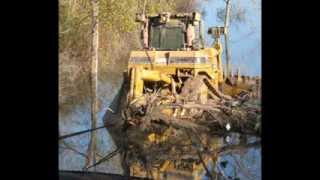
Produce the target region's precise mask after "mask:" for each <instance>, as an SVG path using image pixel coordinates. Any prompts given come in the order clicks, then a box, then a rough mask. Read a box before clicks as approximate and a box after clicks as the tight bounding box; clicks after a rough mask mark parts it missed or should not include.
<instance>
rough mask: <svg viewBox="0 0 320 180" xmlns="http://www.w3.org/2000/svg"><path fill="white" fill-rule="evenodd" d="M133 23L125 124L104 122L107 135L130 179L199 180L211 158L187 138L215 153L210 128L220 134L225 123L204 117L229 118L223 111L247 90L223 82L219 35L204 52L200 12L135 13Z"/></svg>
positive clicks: (212, 32)
mask: <svg viewBox="0 0 320 180" xmlns="http://www.w3.org/2000/svg"><path fill="white" fill-rule="evenodd" d="M136 21H137V22H139V23H141V25H142V30H141V41H142V44H143V49H141V50H137V51H132V52H131V54H130V58H129V61H128V71H127V74H126V75H125V76H126V77H125V79H127V81H126V82H127V83H126V84H127V89H126V91H127V96H126V103H124V104H125V106H124V107H122V108H121V109H123V110H122V120H123V121H115V123H113V124H112V121H110V120H108V121H109V125H110V124H112V125H111V128H109V129H108V130H109V132H110V134H111V136H112V137H113V140H114V141H115V142H116V144H117V146H118V147H123V149H125V151H123V153H122V159H123V161H122V162H123V163H124V165H123V166H126V167H125V168H124V169H125V171H126V173H127V174H130V176H140V177H152V178H153V179H164V175H166V176H167V177H168V176H169V177H172V178H175V179H179V178H178V176H179V177H180V179H187V177H188V178H191V179H199V178H200V177H201V175H200V174H201V172H203V171H204V170H206V171H208V169H207V168H206V165H208V162H209V161H212V160H213V159H216V156H215V155H214V154H215V153H213V154H211V155H208V154H207V155H204V156H203V157H202V156H198V155H199V154H200V150H198V149H197V148H195V146H194V145H190V144H194V142H193V141H195V139H194V138H190V134H189V133H191V132H192V131H193V130H195V129H196V130H200V131H197V132H199V137H200V139H201V143H205V144H206V146H208V147H213V146H215V147H216V143H213V142H212V140H213V139H214V138H212V137H209V135H208V134H210V133H211V132H213V130H212V129H214V131H215V129H217V128H215V125H214V124H215V123H216V122H218V123H220V124H221V123H222V127H223V126H225V124H223V123H225V122H226V123H230V122H227V121H223V120H219V119H218V118H217V119H214V121H213V120H212V118H206V117H208V116H210V117H214V116H218V115H217V114H216V113H222V115H221V117H222V116H226V115H225V114H228V113H229V114H230V112H231V111H232V112H234V111H233V110H230V108H229V107H231V106H233V105H232V104H233V102H232V99H233V97H236V96H238V94H241V92H243V91H246V90H247V86H245V85H243V83H242V82H241V81H240V80H239V78H238V79H237V80H238V81H237V83H229V84H228V83H226V81H225V79H226V78H225V77H224V74H223V65H222V59H221V56H222V45H221V43H220V41H219V38H220V36H221V35H223V33H224V28H223V27H212V28H210V29H209V30H208V33H209V34H210V35H212V36H213V38H214V42H213V45H212V47H205V43H204V30H203V22H202V20H201V14H200V13H197V12H193V13H177V14H171V13H168V12H164V13H159V14H154V15H146V14H137V17H136ZM238 77H240V76H239V75H238ZM228 81H230V79H228ZM241 84H242V85H241ZM236 85H237V86H236ZM240 85H241V88H238V87H240ZM230 104H231V105H230ZM222 111H223V112H222ZM229 111H230V112H229ZM207 119H210V120H207ZM225 119H228V118H225ZM229 119H230V118H229ZM119 122H121V123H119ZM185 132H186V133H185ZM181 147H183V148H182V149H180V150H179V148H181ZM197 147H198V146H197ZM160 149H163V151H161V152H159V150H160ZM164 149H165V150H164ZM209 149H210V148H209ZM182 151H183V152H184V153H187V154H183V153H182V154H181V152H182ZM177 152H180V154H179V158H178V159H177V158H176V156H177V155H176V153H177ZM201 152H202V151H201ZM190 154H192V155H190ZM162 155H166V156H162ZM167 156H168V157H167ZM169 156H170V157H171V158H169ZM173 159H174V160H173ZM146 162H148V163H146ZM205 164H206V165H205ZM170 173H171V176H170V175H169V174H170ZM178 174H180V175H178ZM169 179H170V178H169Z"/></svg>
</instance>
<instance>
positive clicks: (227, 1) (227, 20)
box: [224, 0, 232, 78]
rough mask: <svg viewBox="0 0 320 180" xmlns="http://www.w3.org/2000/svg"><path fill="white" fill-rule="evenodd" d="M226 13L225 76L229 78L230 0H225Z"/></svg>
mask: <svg viewBox="0 0 320 180" xmlns="http://www.w3.org/2000/svg"><path fill="white" fill-rule="evenodd" d="M225 2H226V14H225V19H224V43H225V49H226V64H227V67H226V77H227V78H229V77H230V76H231V75H232V74H231V62H230V61H231V55H230V50H229V46H228V43H229V34H228V33H229V19H230V9H231V3H230V0H226V1H225Z"/></svg>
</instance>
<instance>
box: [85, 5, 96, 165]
mask: <svg viewBox="0 0 320 180" xmlns="http://www.w3.org/2000/svg"><path fill="white" fill-rule="evenodd" d="M91 5H92V31H91V35H92V41H91V129H93V128H96V126H97V112H98V104H97V89H98V59H99V58H98V49H99V30H98V28H99V20H98V14H99V0H91ZM96 147H97V144H96V132H95V131H92V132H91V136H90V143H89V147H88V161H87V162H86V166H90V165H92V164H95V163H96Z"/></svg>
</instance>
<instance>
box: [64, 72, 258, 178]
mask: <svg viewBox="0 0 320 180" xmlns="http://www.w3.org/2000/svg"><path fill="white" fill-rule="evenodd" d="M103 77H104V79H101V78H100V80H99V86H98V96H99V101H100V110H99V113H98V126H100V125H102V123H103V121H102V118H103V116H104V114H105V112H106V111H107V108H108V107H109V105H110V103H111V101H112V100H113V98H114V96H115V95H116V94H117V92H118V90H119V88H120V86H121V83H122V78H121V75H119V74H108V75H105V76H103ZM115 77H116V78H115ZM88 95H89V94H88ZM69 107H70V105H69ZM90 110H91V109H90V101H89V100H87V101H85V103H81V104H80V103H79V104H72V105H71V108H70V110H68V111H61V112H60V113H59V133H60V136H61V135H66V134H70V133H73V132H78V131H82V130H86V129H90V128H91V124H90ZM96 132H97V137H98V140H97V142H98V143H97V144H98V154H99V155H100V156H105V155H107V154H108V153H110V152H111V151H112V150H114V149H115V145H114V143H113V141H112V139H111V137H110V135H109V133H108V132H107V130H106V129H100V130H98V131H96ZM240 137H242V136H240V135H239V134H232V133H231V134H228V135H225V136H224V137H216V141H217V143H218V146H220V147H221V146H228V145H236V144H239V143H243V142H242V140H240V139H243V138H240ZM89 139H90V133H86V134H82V135H79V136H75V137H71V138H68V139H66V140H65V143H66V144H67V145H66V144H64V143H63V142H59V143H60V144H59V146H60V148H59V169H60V170H82V168H83V167H84V165H85V158H84V156H83V155H81V154H85V153H86V151H87V147H88V143H89ZM245 139H246V140H245V141H246V142H245V143H252V142H254V141H256V140H257V139H259V138H257V137H247V138H245ZM240 141H241V142H240ZM70 147H71V148H72V149H73V150H71V149H70ZM209 168H211V170H213V171H215V172H220V173H222V174H223V175H224V176H225V178H227V179H228V178H230V179H241V180H245V179H248V180H251V179H254V180H258V179H261V148H260V146H258V147H250V148H246V149H241V151H230V152H228V153H225V154H223V155H221V156H220V157H219V158H218V163H217V166H215V167H213V166H212V164H211V165H210V166H209ZM93 170H94V169H91V171H93ZM95 171H98V172H107V173H115V174H121V173H122V169H121V166H120V158H119V156H115V157H113V158H112V159H111V160H109V161H107V162H105V163H102V164H100V165H98V166H97V167H96V169H95ZM202 176H203V179H208V177H207V176H206V175H205V172H204V173H203V174H202Z"/></svg>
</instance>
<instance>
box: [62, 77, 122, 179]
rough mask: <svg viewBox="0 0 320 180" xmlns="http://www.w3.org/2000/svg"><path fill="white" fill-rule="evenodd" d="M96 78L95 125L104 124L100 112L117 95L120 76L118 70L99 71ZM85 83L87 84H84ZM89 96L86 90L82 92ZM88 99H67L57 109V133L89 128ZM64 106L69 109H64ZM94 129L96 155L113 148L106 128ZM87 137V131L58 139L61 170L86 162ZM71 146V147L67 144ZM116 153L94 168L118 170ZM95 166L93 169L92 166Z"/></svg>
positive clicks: (100, 170) (78, 167) (105, 153)
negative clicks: (96, 117) (68, 101)
mask: <svg viewBox="0 0 320 180" xmlns="http://www.w3.org/2000/svg"><path fill="white" fill-rule="evenodd" d="M99 77H104V78H99V82H98V97H99V112H98V126H101V125H103V121H102V119H103V116H104V114H105V112H106V111H107V108H108V107H109V104H110V102H111V101H112V99H113V97H114V96H115V95H116V93H117V91H118V89H119V87H120V85H121V83H122V78H121V75H119V74H108V75H103V76H102V75H101V76H99ZM84 85H88V84H84ZM85 93H86V94H87V96H88V97H89V93H88V92H85ZM90 103H91V102H90V99H89V98H88V99H87V100H86V101H85V102H81V103H80V102H79V104H77V103H74V102H73V103H71V104H70V103H69V104H65V105H64V106H62V107H60V111H59V134H60V136H63V135H67V134H70V133H74V132H79V131H83V130H87V129H90V128H91V123H90V111H91V107H90ZM63 108H65V109H68V111H65V110H64V109H63ZM96 133H97V137H98V140H97V146H98V147H97V149H98V155H99V156H101V157H103V156H106V155H107V154H109V153H110V152H111V151H113V150H114V149H115V146H114V143H113V141H112V139H111V137H110V135H109V133H108V132H107V130H106V129H99V130H97V131H96ZM89 140H90V133H85V134H81V135H78V136H74V137H70V138H67V139H65V140H64V142H65V143H64V142H62V141H61V142H59V169H60V170H82V168H83V167H84V166H85V157H84V156H83V155H81V154H86V152H87V148H88V144H89ZM70 147H71V148H70ZM119 160H120V159H119V156H115V157H113V158H112V159H111V160H110V161H108V162H106V163H102V164H100V165H98V166H96V169H95V170H96V171H99V172H110V173H116V174H121V173H122V169H121V167H120V164H119V163H120V161H119ZM92 170H94V169H92Z"/></svg>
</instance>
